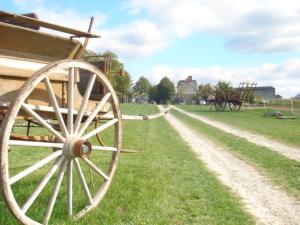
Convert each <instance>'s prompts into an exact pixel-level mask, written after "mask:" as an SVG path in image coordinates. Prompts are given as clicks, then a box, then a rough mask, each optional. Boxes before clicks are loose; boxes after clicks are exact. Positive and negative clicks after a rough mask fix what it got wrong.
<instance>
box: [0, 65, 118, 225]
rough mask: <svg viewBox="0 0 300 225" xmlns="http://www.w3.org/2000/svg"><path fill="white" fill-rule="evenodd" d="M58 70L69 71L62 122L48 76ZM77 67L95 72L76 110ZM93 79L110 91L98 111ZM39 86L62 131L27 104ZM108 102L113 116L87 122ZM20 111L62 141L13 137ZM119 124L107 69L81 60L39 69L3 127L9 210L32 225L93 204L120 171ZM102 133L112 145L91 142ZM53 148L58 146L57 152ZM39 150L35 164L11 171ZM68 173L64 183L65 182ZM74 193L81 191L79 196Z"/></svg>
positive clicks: (2, 175)
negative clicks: (95, 124) (90, 107)
mask: <svg viewBox="0 0 300 225" xmlns="http://www.w3.org/2000/svg"><path fill="white" fill-rule="evenodd" d="M58 68H59V69H65V70H67V71H68V75H67V76H68V78H67V79H68V85H67V96H68V97H67V105H68V108H67V112H66V113H67V121H66V122H64V119H63V116H62V112H63V111H62V110H61V108H60V106H59V103H58V99H57V97H56V96H55V93H54V91H53V88H52V87H53V83H52V80H51V81H50V79H49V76H50V75H51V76H54V74H51V72H53V71H54V70H56V69H58ZM78 69H83V70H87V71H89V72H91V76H90V80H89V83H88V85H87V87H86V92H85V94H84V96H83V99H82V102H81V103H80V104H81V106H80V108H79V110H78V113H77V112H76V111H75V110H73V106H74V101H75V100H74V97H73V96H74V95H73V93H74V87H75V83H74V77H75V72H74V71H78ZM95 80H98V81H99V82H101V83H102V85H103V86H104V88H105V90H106V93H105V94H104V97H103V98H102V99H101V100H99V101H98V103H97V105H96V106H95V107H94V109H93V110H91V112H90V113H87V111H86V108H87V105H88V99H89V96H90V94H91V90H92V87H93V84H94V82H95ZM38 85H39V87H41V85H43V87H44V88H45V87H46V90H47V92H48V98H49V102H50V105H51V106H52V109H53V111H54V113H55V117H56V120H57V122H58V124H59V126H60V131H57V130H55V129H53V127H52V126H51V125H49V123H48V122H49V121H48V120H46V119H44V118H43V115H42V114H41V113H39V112H38V111H37V110H35V108H33V107H32V105H29V104H26V102H27V101H26V100H27V98H28V96H29V95H30V94H31V93H32V92H33V91H34V90H35V88H37V86H38ZM106 103H110V105H111V108H112V111H113V115H114V118H113V119H111V120H109V121H108V122H106V123H104V124H102V125H100V126H99V127H97V128H94V127H91V126H89V125H90V124H91V123H93V121H94V119H95V117H96V116H97V115H99V112H100V111H101V110H102V109H103V106H104V105H105V104H106ZM21 112H22V113H24V112H26V113H27V114H28V115H30V116H31V117H33V118H34V119H35V120H37V121H39V122H40V123H41V124H42V125H43V127H44V130H45V131H47V132H49V133H52V135H54V136H56V139H57V140H58V141H57V142H55V143H54V142H53V143H52V142H34V141H17V140H11V139H10V135H11V132H12V129H13V126H14V123H15V122H16V118H17V115H18V114H19V113H21ZM54 113H53V115H54ZM83 117H84V119H83ZM121 125H122V124H121V114H120V110H119V103H118V99H117V96H116V94H115V92H114V90H113V87H112V86H111V84H110V82H109V81H108V79H107V78H106V77H105V76H104V75H103V73H102V72H100V71H99V70H97V69H96V68H95V67H94V66H92V65H90V64H88V63H86V62H82V61H75V60H63V61H58V62H54V63H52V64H49V65H48V66H46V67H44V68H42V69H41V70H39V71H37V72H36V73H35V74H34V75H33V76H32V77H31V78H30V79H29V80H27V81H26V82H25V83H24V85H23V86H22V88H21V89H20V90H19V92H18V94H17V96H16V99H15V100H14V102H13V103H12V104H11V107H10V108H9V110H8V113H7V114H6V117H5V119H4V121H3V124H2V127H1V133H0V143H1V159H0V166H1V171H0V185H1V190H2V192H3V197H4V200H5V202H6V204H7V206H8V207H9V209H10V211H11V212H12V213H13V214H14V215H15V217H16V218H17V219H18V220H19V221H20V222H22V223H23V224H30V225H31V224H41V223H42V224H48V222H49V220H50V217H51V215H52V212H54V211H56V212H58V213H61V214H62V212H63V211H65V215H67V214H68V216H70V217H72V216H74V217H75V218H80V217H82V216H83V215H85V214H86V213H87V212H89V211H90V210H91V209H93V208H95V207H96V206H97V205H98V204H99V203H100V201H101V200H102V198H103V197H104V195H105V193H106V192H107V190H108V187H109V185H110V183H111V181H112V178H113V175H114V173H115V170H116V165H117V161H118V158H119V154H120V146H121V131H122V127H121ZM107 128H109V129H107ZM99 132H101V133H102V132H104V134H106V136H110V139H111V146H97V145H93V144H92V138H94V136H95V135H96V134H97V133H99ZM28 146H29V147H28ZM12 147H13V148H16V149H15V150H14V151H12V152H11V153H8V149H9V148H12ZM52 148H55V149H57V150H56V151H53V150H52ZM46 150H47V151H46ZM26 152H27V153H26ZM41 152H43V154H44V155H43V156H42V157H41V158H39V159H38V160H36V161H35V162H34V163H32V162H30V163H29V166H28V165H27V167H25V169H24V168H21V170H20V171H17V172H16V173H15V170H16V168H14V169H11V167H12V166H16V165H18V164H22V161H25V157H26V158H27V159H31V160H32V158H35V157H36V156H37V155H40V154H42V153H41ZM13 153H16V154H21V155H22V160H20V161H18V162H16V161H13V160H14V158H13ZM99 155H101V157H99ZM23 158H24V160H23ZM92 161H94V162H92ZM100 163H101V165H102V164H104V165H105V167H104V166H103V167H100V166H99V164H100ZM45 167H47V168H45ZM73 167H75V170H76V172H75V171H73ZM88 169H91V170H92V171H93V174H94V177H96V178H97V189H96V190H95V192H94V193H93V192H92V191H91V188H90V186H91V185H89V182H88V180H87V179H86V177H87V176H86V175H85V174H86V173H87V171H88ZM41 170H42V171H41ZM65 172H66V181H64V182H63V177H64V174H65ZM14 173H15V174H14ZM73 173H74V176H73ZM75 173H76V174H77V176H76V174H75ZM33 178H34V179H33ZM76 181H77V185H76ZM51 184H52V185H51ZM29 187H32V190H30V191H27V189H29ZM45 189H47V190H45ZM20 190H22V192H20ZM23 192H26V193H27V192H28V193H27V194H28V195H27V194H23ZM20 193H22V194H20ZM58 193H60V196H61V195H62V197H61V198H58ZM76 193H77V194H78V193H79V195H76V196H75V194H76ZM80 193H81V194H80ZM43 196H44V197H43ZM45 196H46V197H47V198H46V197H45ZM60 196H59V197H60ZM42 197H43V198H42ZM75 197H76V198H75ZM76 203H78V204H76ZM54 206H55V207H54ZM32 208H33V209H32ZM63 217H64V216H63ZM64 219H65V218H64Z"/></svg>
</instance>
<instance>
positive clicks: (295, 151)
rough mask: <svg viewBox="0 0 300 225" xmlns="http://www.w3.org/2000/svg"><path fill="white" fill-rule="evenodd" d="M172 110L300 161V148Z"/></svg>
mask: <svg viewBox="0 0 300 225" xmlns="http://www.w3.org/2000/svg"><path fill="white" fill-rule="evenodd" d="M172 108H173V109H175V110H177V111H179V112H181V113H184V114H185V115H187V116H190V117H192V118H194V119H197V120H200V121H201V122H203V123H206V124H208V125H211V126H213V127H216V128H218V129H220V130H222V131H224V132H226V133H229V134H233V135H236V136H238V137H241V138H244V139H246V140H247V141H249V142H251V143H253V144H256V145H260V146H264V147H266V148H268V149H270V150H272V151H274V152H278V153H279V154H281V155H284V156H285V157H287V158H289V159H293V160H297V161H300V149H299V148H296V147H291V146H288V145H286V144H282V143H280V142H278V141H275V140H272V139H269V138H266V137H263V136H261V135H259V134H253V133H251V132H248V131H245V130H242V129H238V128H235V127H232V126H230V125H228V124H226V123H222V122H219V121H215V120H211V119H209V118H207V117H205V116H200V115H197V114H194V113H190V112H187V111H185V110H182V109H179V108H177V107H175V106H172ZM299 224H300V222H299Z"/></svg>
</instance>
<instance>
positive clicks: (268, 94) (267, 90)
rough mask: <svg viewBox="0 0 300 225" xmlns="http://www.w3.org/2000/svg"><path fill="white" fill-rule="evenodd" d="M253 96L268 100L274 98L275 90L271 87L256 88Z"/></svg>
mask: <svg viewBox="0 0 300 225" xmlns="http://www.w3.org/2000/svg"><path fill="white" fill-rule="evenodd" d="M254 96H258V97H261V98H262V99H263V100H270V99H274V98H275V88H274V87H272V86H261V87H256V88H255V91H254Z"/></svg>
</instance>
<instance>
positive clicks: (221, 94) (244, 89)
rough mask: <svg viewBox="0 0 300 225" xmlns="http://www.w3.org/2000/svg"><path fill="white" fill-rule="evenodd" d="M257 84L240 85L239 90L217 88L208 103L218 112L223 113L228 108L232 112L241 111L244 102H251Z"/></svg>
mask: <svg viewBox="0 0 300 225" xmlns="http://www.w3.org/2000/svg"><path fill="white" fill-rule="evenodd" d="M256 85H257V84H256V83H251V84H249V83H245V82H242V83H240V85H239V87H238V88H237V89H232V90H223V89H220V88H216V90H215V93H214V94H213V95H211V96H209V97H208V103H209V104H210V105H211V107H212V106H214V107H215V109H216V111H218V112H223V111H224V110H225V109H226V107H227V106H228V107H229V108H230V110H231V111H239V110H240V109H241V107H242V105H243V103H244V102H249V101H250V100H251V98H252V97H253V93H254V91H255V88H256Z"/></svg>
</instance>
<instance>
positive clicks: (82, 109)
mask: <svg viewBox="0 0 300 225" xmlns="http://www.w3.org/2000/svg"><path fill="white" fill-rule="evenodd" d="M95 79H96V74H93V75H92V76H91V78H90V80H89V83H88V85H87V87H86V91H85V93H84V97H83V100H82V102H81V105H80V109H79V112H78V115H77V117H76V121H75V125H74V133H75V134H76V133H77V132H78V129H79V125H80V122H81V120H82V117H83V114H84V112H85V109H86V106H87V103H88V100H89V98H90V95H91V92H92V89H93V85H94V83H95Z"/></svg>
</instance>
